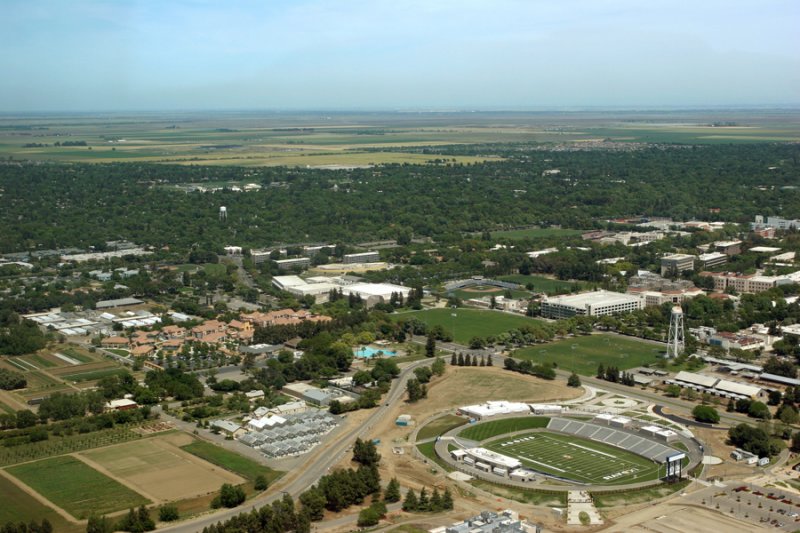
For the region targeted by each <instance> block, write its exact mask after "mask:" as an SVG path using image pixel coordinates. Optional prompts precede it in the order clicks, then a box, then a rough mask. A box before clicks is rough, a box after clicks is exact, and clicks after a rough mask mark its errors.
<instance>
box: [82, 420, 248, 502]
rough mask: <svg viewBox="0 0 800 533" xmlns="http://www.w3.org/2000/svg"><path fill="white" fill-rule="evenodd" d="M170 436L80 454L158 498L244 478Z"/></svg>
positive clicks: (181, 495) (195, 493)
mask: <svg viewBox="0 0 800 533" xmlns="http://www.w3.org/2000/svg"><path fill="white" fill-rule="evenodd" d="M170 438H172V437H171V436H165V437H154V438H150V439H144V440H140V441H134V442H128V443H125V444H119V445H117V446H109V447H106V448H101V449H97V450H91V451H87V452H82V453H81V456H82V457H85V458H86V459H88V460H89V461H90V464H91V463H96V464H97V465H99V466H100V467H102V468H103V469H105V470H106V471H108V472H109V473H110V474H111V475H113V476H116V477H118V478H119V479H121V480H122V481H124V482H125V483H128V484H129V485H131V486H133V487H135V488H136V490H138V491H139V492H141V493H142V494H146V495H148V496H150V497H151V498H153V499H156V500H161V501H173V500H179V499H185V498H191V497H194V496H198V495H201V494H208V493H210V492H213V491H215V490H218V489H219V487H220V486H221V485H222V484H223V483H230V484H232V485H238V484H239V483H242V482H244V480H243V479H242V478H241V477H239V476H237V475H236V474H234V473H232V472H228V471H227V470H223V469H221V468H218V467H216V466H214V465H213V464H211V463H208V462H206V461H203V460H202V459H200V458H198V457H196V456H194V455H192V454H189V453H186V452H184V451H183V450H181V449H180V448H178V447H177V446H175V445H173V444H172V443H170V442H169V440H170Z"/></svg>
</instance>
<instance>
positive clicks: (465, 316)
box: [392, 308, 539, 344]
mask: <svg viewBox="0 0 800 533" xmlns="http://www.w3.org/2000/svg"><path fill="white" fill-rule="evenodd" d="M453 314H455V315H456V316H455V317H453V316H452V315H453ZM412 316H413V317H415V318H418V319H419V320H422V321H423V322H425V323H426V324H427V325H428V327H432V326H442V327H443V328H444V329H445V331H447V332H449V333H450V334H451V335H452V336H453V338H454V339H455V341H456V342H459V343H462V344H467V343H469V340H470V339H471V338H472V337H487V336H489V335H497V334H499V333H503V332H505V331H508V330H511V329H516V328H519V327H522V326H525V325H535V324H537V323H538V322H539V321H538V320H536V319H534V318H528V317H525V316H520V315H512V314H509V313H503V312H500V311H488V310H486V311H484V310H478V309H463V308H459V309H456V310H455V311H454V310H452V309H449V308H448V309H426V310H424V311H412V312H410V313H400V314H396V315H392V317H394V318H395V319H397V320H399V319H402V318H410V317H412ZM454 328H455V329H454Z"/></svg>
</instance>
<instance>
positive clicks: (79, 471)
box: [7, 455, 150, 519]
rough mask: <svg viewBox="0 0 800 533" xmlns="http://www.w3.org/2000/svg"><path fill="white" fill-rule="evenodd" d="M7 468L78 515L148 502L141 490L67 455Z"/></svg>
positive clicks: (86, 515)
mask: <svg viewBox="0 0 800 533" xmlns="http://www.w3.org/2000/svg"><path fill="white" fill-rule="evenodd" d="M7 471H8V472H9V473H10V474H11V475H13V476H14V477H16V478H17V479H19V480H20V481H22V482H23V483H25V484H26V485H28V486H29V487H31V488H32V489H34V490H35V491H36V492H38V493H39V494H41V495H42V496H44V497H45V498H47V499H48V500H50V501H51V502H53V503H54V504H55V505H57V506H58V507H61V508H62V509H64V510H65V511H67V512H68V513H69V514H71V515H72V516H74V517H75V518H78V519H82V518H86V517H88V516H89V514H91V513H95V514H98V515H101V514H106V513H112V512H114V511H122V510H124V509H128V508H130V507H138V506H139V505H142V504H148V503H150V501H149V500H148V499H147V498H145V497H144V496H142V495H141V494H137V493H136V492H134V491H132V490H131V489H129V488H128V487H125V486H124V485H122V484H120V483H118V482H117V481H114V480H113V479H111V478H110V477H108V476H106V475H104V474H101V473H100V472H98V471H97V470H95V469H94V468H92V467H90V466H89V465H87V464H86V463H84V462H82V461H80V460H78V459H76V458H74V457H70V456H68V455H64V456H61V457H53V458H52V459H45V460H43V461H36V462H34V463H25V464H21V465H18V466H12V467H10V468H8V469H7Z"/></svg>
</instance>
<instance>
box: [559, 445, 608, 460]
mask: <svg viewBox="0 0 800 533" xmlns="http://www.w3.org/2000/svg"><path fill="white" fill-rule="evenodd" d="M569 445H570V446H575V447H576V448H581V449H583V450H586V451H588V452H594V453H599V454H600V455H605V456H606V457H611V458H612V459H617V456H616V455H611V454H610V453H605V452H601V451H598V450H594V449H592V448H587V447H586V446H581V445H580V444H575V443H574V442H570V443H569Z"/></svg>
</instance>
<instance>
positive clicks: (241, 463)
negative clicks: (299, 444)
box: [181, 440, 283, 483]
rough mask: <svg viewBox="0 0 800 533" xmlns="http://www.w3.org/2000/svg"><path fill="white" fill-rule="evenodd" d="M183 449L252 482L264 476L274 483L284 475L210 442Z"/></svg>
mask: <svg viewBox="0 0 800 533" xmlns="http://www.w3.org/2000/svg"><path fill="white" fill-rule="evenodd" d="M181 449H182V450H184V451H186V452H189V453H190V454H192V455H195V456H197V457H200V458H201V459H205V460H206V461H208V462H209V463H213V464H215V465H217V466H221V467H222V468H224V469H226V470H230V471H231V472H235V473H236V474H239V475H240V476H242V477H244V478H246V479H249V480H251V481H252V480H253V479H255V478H256V476H258V475H263V476H264V477H265V478H266V479H267V482H268V483H272V482H273V481H275V480H276V479H278V478H279V477H281V475H282V474H283V472H279V471H277V470H273V469H271V468H270V467H268V466H265V465H262V464H259V463H257V462H255V461H253V460H252V459H248V458H247V457H244V456H241V455H239V454H238V453H235V452H231V451H228V450H226V449H225V448H222V447H220V446H215V445H213V444H210V443H208V442H203V441H199V440H196V441H194V442H192V443H190V444H187V445H184V446H181Z"/></svg>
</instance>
